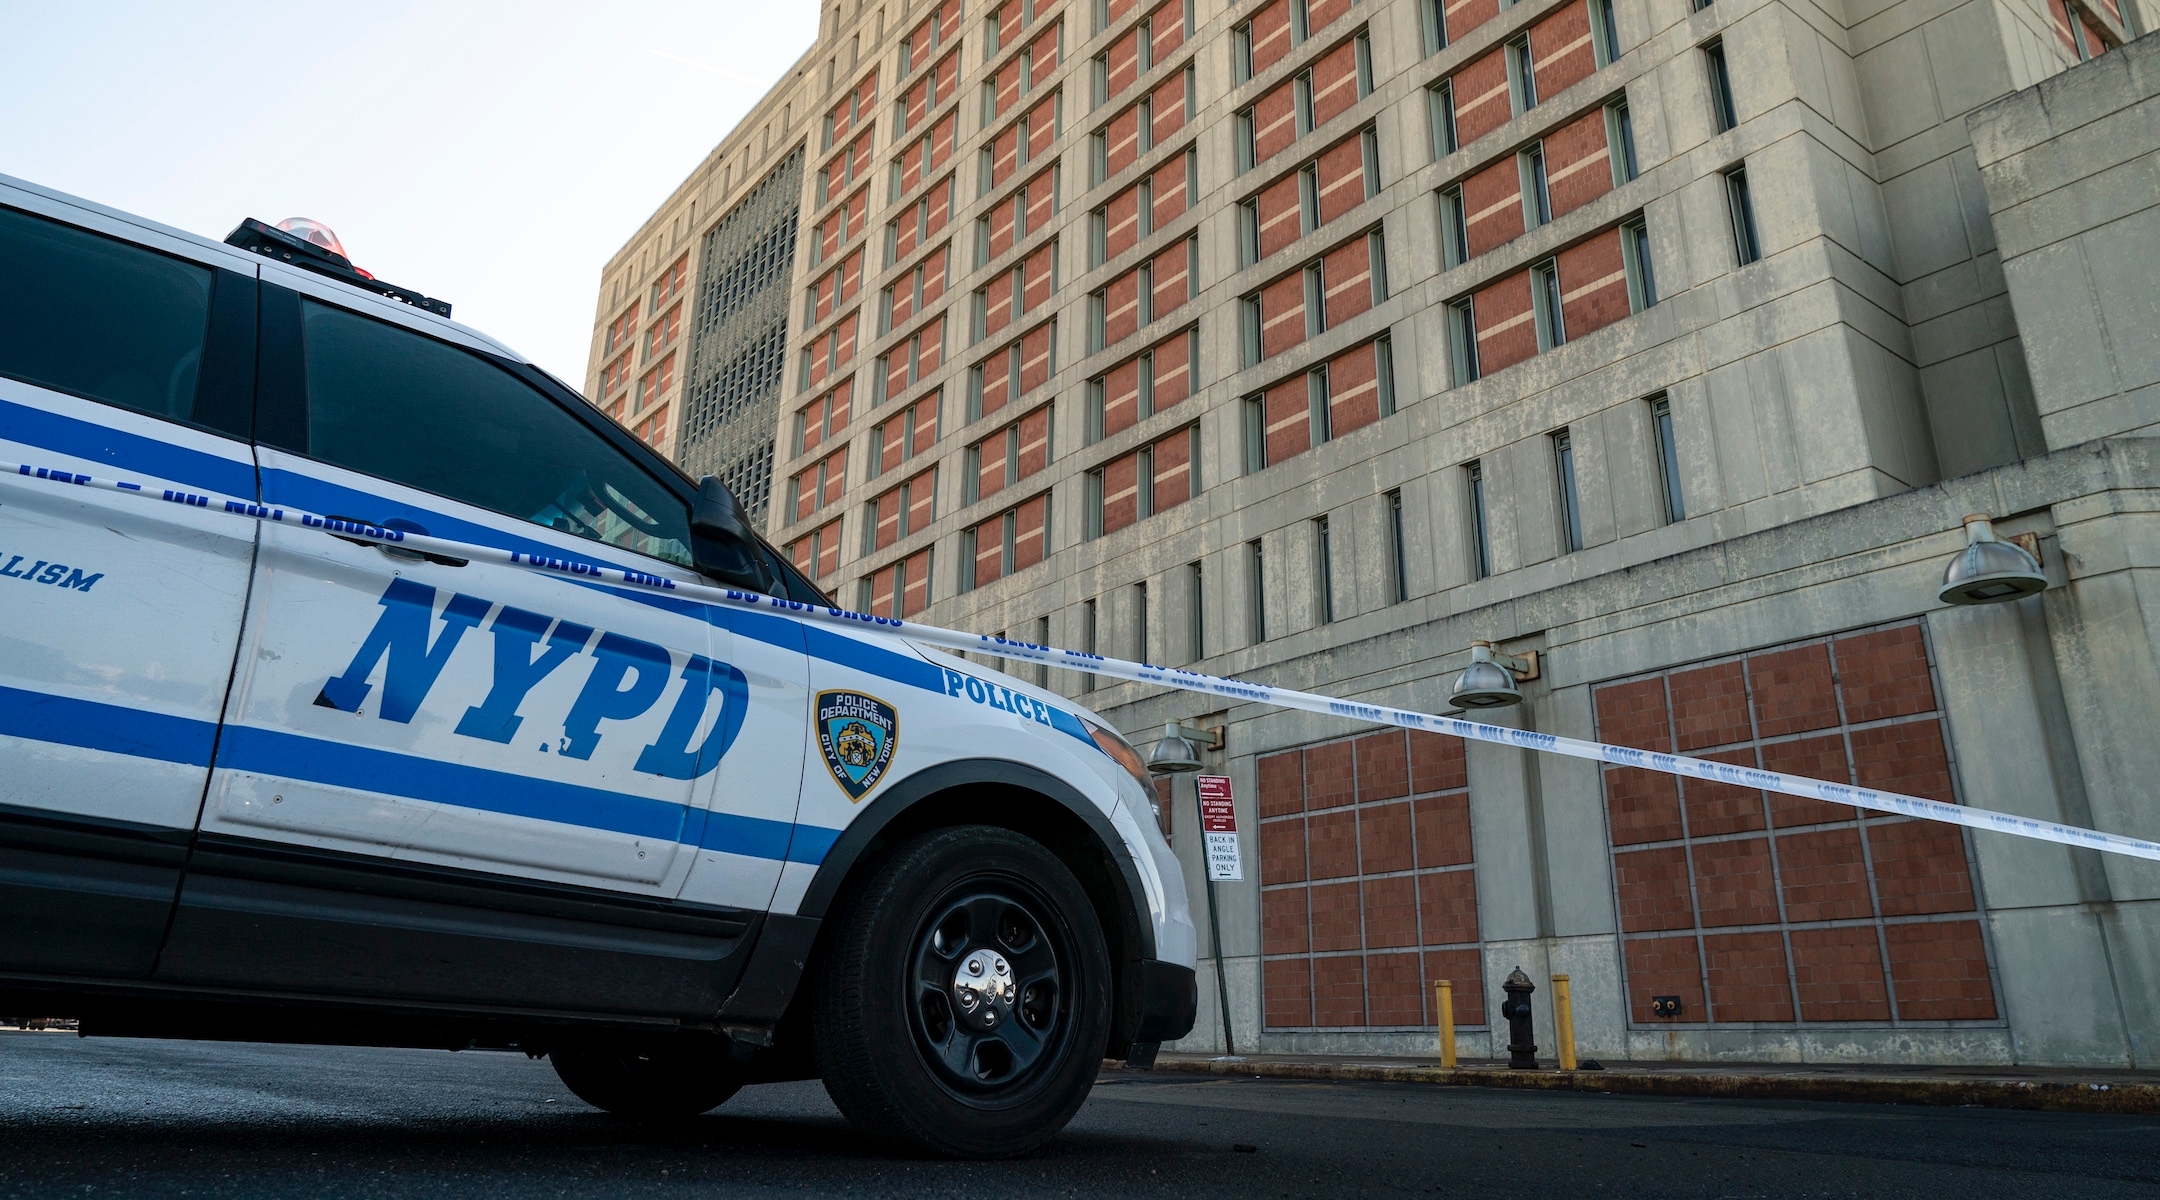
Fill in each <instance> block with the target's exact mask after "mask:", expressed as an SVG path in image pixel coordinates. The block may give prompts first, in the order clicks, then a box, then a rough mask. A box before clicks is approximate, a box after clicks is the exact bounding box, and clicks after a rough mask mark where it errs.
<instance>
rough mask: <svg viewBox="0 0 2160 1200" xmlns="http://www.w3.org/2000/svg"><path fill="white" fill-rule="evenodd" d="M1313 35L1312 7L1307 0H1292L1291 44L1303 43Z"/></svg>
mask: <svg viewBox="0 0 2160 1200" xmlns="http://www.w3.org/2000/svg"><path fill="white" fill-rule="evenodd" d="M1311 36H1312V9H1311V7H1310V6H1309V5H1307V3H1306V0H1290V44H1291V45H1293V46H1299V45H1303V44H1304V42H1305V39H1306V38H1309V37H1311Z"/></svg>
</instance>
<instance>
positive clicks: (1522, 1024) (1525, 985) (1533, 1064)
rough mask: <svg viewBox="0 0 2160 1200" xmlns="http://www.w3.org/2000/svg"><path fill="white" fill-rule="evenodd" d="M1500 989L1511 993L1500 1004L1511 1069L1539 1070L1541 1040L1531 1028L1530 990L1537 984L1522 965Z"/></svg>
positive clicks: (1503, 981) (1503, 982)
mask: <svg viewBox="0 0 2160 1200" xmlns="http://www.w3.org/2000/svg"><path fill="white" fill-rule="evenodd" d="M1500 990H1501V991H1504V992H1506V993H1507V996H1508V998H1507V1000H1506V1001H1505V1002H1504V1003H1502V1004H1501V1005H1500V1015H1501V1016H1503V1017H1506V1018H1507V1024H1508V1048H1507V1049H1508V1064H1507V1065H1508V1068H1509V1069H1510V1070H1515V1071H1535V1070H1537V1042H1535V1041H1534V1040H1532V1039H1533V1038H1535V1037H1536V1035H1535V1034H1534V1033H1532V1032H1531V1030H1530V993H1532V992H1534V991H1536V990H1537V985H1536V984H1534V983H1532V982H1530V977H1529V976H1528V975H1525V974H1523V970H1522V968H1521V967H1517V968H1515V970H1514V972H1513V973H1512V974H1510V975H1509V976H1508V977H1507V978H1506V979H1504V980H1502V981H1501V983H1500Z"/></svg>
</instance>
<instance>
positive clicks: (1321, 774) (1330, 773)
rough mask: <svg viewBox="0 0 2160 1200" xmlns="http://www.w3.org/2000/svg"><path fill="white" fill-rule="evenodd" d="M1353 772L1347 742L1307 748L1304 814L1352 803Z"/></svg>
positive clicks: (1354, 792) (1354, 766) (1351, 752)
mask: <svg viewBox="0 0 2160 1200" xmlns="http://www.w3.org/2000/svg"><path fill="white" fill-rule="evenodd" d="M1356 771H1357V758H1356V751H1355V749H1353V748H1352V746H1351V744H1350V743H1349V742H1347V741H1342V742H1329V743H1327V744H1326V745H1322V746H1312V747H1308V748H1307V749H1306V751H1305V808H1306V811H1308V812H1319V811H1321V810H1322V809H1328V808H1335V807H1337V806H1339V805H1344V804H1350V803H1353V802H1355V801H1356V799H1357V788H1356V784H1355V782H1354V777H1355V775H1356ZM1347 873H1348V872H1345V874H1347Z"/></svg>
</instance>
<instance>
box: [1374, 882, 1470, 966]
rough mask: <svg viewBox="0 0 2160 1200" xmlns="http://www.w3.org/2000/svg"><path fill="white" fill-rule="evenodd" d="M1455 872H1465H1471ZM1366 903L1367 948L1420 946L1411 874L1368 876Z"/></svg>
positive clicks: (1414, 887) (1415, 896)
mask: <svg viewBox="0 0 2160 1200" xmlns="http://www.w3.org/2000/svg"><path fill="white" fill-rule="evenodd" d="M1455 873H1456V874H1458V875H1466V874H1468V873H1469V872H1467V871H1458V872H1455ZM1364 904H1365V945H1366V946H1367V947H1368V948H1373V947H1398V946H1415V945H1418V900H1417V880H1415V879H1413V878H1412V877H1410V876H1408V875H1390V876H1388V877H1387V878H1385V879H1368V880H1366V881H1365V893H1364ZM1473 919H1474V914H1473Z"/></svg>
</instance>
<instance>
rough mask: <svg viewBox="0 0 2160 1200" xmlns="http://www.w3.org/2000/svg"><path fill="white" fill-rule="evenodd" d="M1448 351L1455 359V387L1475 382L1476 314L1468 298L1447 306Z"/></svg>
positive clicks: (1476, 366)
mask: <svg viewBox="0 0 2160 1200" xmlns="http://www.w3.org/2000/svg"><path fill="white" fill-rule="evenodd" d="M1448 349H1449V350H1450V351H1452V352H1453V355H1454V359H1455V386H1457V387H1461V386H1462V385H1464V384H1466V383H1474V382H1476V381H1477V378H1478V352H1477V313H1476V312H1475V311H1474V310H1473V309H1472V308H1471V305H1470V297H1468V296H1464V297H1463V298H1462V299H1460V300H1457V301H1455V302H1454V303H1453V304H1450V305H1448Z"/></svg>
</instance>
